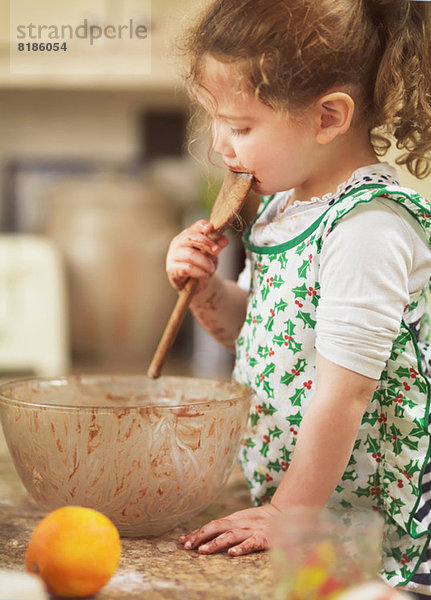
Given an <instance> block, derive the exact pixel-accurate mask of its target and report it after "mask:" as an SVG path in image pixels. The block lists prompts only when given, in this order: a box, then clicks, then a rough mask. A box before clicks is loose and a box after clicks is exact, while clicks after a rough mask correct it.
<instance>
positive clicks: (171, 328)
mask: <svg viewBox="0 0 431 600" xmlns="http://www.w3.org/2000/svg"><path fill="white" fill-rule="evenodd" d="M198 283H199V281H198V280H197V279H188V280H187V282H186V284H185V286H184V287H183V289H182V290H181V291H180V292H179V293H178V299H177V302H176V304H175V306H174V309H173V311H172V313H171V316H170V317H169V321H168V322H167V324H166V327H165V330H164V332H163V335H162V337H161V338H160V342H159V345H158V346H157V350H156V351H155V353H154V356H153V359H152V361H151V363H150V366H149V367H148V372H147V375H148V376H149V377H151V378H152V379H157V378H158V377H160V373H161V370H162V367H163V364H164V362H165V359H166V356H167V354H168V352H169V350H170V348H171V346H172V344H173V343H174V341H175V338H176V337H177V334H178V331H179V329H180V327H181V325H182V323H183V321H184V317H185V316H186V313H187V310H188V308H189V305H190V302H191V300H192V298H193V294H194V293H195V291H196V287H197V285H198Z"/></svg>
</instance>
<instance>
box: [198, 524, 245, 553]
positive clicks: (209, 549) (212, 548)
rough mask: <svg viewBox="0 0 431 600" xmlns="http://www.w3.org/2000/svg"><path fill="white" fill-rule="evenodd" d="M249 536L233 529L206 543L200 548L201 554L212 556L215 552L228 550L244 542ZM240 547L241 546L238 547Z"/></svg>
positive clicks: (242, 531)
mask: <svg viewBox="0 0 431 600" xmlns="http://www.w3.org/2000/svg"><path fill="white" fill-rule="evenodd" d="M248 535H249V534H248V533H247V532H246V531H244V530H241V529H231V530H229V531H225V532H224V533H222V534H220V535H219V536H217V537H216V538H214V539H212V540H211V541H209V542H205V543H204V544H201V545H200V546H199V547H198V551H199V553H200V554H212V553H213V552H220V551H221V550H226V549H227V548H230V547H231V546H235V545H236V544H240V543H241V542H244V540H245V539H246V538H247V536H248ZM236 547H239V546H236Z"/></svg>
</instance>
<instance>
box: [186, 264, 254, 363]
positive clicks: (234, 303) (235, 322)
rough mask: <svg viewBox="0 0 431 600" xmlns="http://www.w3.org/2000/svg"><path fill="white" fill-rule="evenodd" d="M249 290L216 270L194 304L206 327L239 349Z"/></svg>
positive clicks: (221, 340)
mask: <svg viewBox="0 0 431 600" xmlns="http://www.w3.org/2000/svg"><path fill="white" fill-rule="evenodd" d="M246 304H247V292H245V291H244V290H242V289H241V288H240V287H239V286H238V285H237V283H236V282H235V281H230V280H227V279H222V278H221V277H220V276H219V275H217V273H216V274H214V275H213V277H211V279H210V280H209V282H208V285H207V287H206V288H205V289H204V290H203V291H202V292H201V293H200V294H197V295H196V296H195V297H194V298H193V300H192V302H191V304H190V308H191V310H192V313H193V315H194V316H195V318H196V319H197V320H198V321H199V323H200V324H201V325H202V327H203V328H204V329H205V330H206V331H207V332H208V333H209V334H211V335H212V337H213V338H215V339H216V340H217V341H218V342H219V343H220V344H222V345H223V346H225V347H226V348H228V350H232V352H234V350H235V343H234V342H235V339H236V337H237V336H238V334H239V331H240V329H241V327H242V324H243V323H244V319H245V317H246Z"/></svg>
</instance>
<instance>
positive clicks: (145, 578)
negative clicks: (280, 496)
mask: <svg viewBox="0 0 431 600" xmlns="http://www.w3.org/2000/svg"><path fill="white" fill-rule="evenodd" d="M249 506H250V499H249V493H248V488H247V485H246V483H245V480H244V479H243V477H242V474H241V472H240V471H239V469H238V470H234V472H233V474H232V475H231V477H230V480H229V482H228V484H227V485H226V487H225V488H224V490H223V491H222V492H221V494H220V495H219V497H218V498H217V499H216V500H215V502H213V504H212V505H211V506H209V507H208V508H207V509H206V510H205V511H204V512H203V513H201V514H200V515H199V516H197V517H195V518H194V519H192V520H191V521H190V522H189V523H188V524H187V525H184V526H183V527H177V528H175V529H174V530H173V531H171V532H168V533H166V534H164V535H162V536H160V537H157V538H140V539H133V538H123V539H122V555H121V559H120V565H119V568H118V570H117V572H116V574H115V575H114V576H113V578H112V579H111V580H110V581H109V583H108V584H107V585H106V586H105V587H104V588H103V589H102V590H101V591H100V592H99V593H98V594H97V600H116V599H118V600H120V599H126V598H127V599H133V598H140V599H142V600H147V599H148V600H158V599H163V600H179V599H181V600H184V599H187V600H198V599H199V600H200V599H209V600H211V599H218V600H271V599H272V598H273V592H272V589H273V585H272V567H271V560H270V556H269V553H267V552H261V553H257V554H251V555H248V556H242V557H229V556H228V555H227V554H215V555H208V556H201V555H199V554H198V553H197V552H195V551H185V550H184V549H183V547H182V546H181V545H180V544H179V543H178V542H177V538H178V536H179V535H180V534H181V533H183V532H184V531H187V530H189V529H194V528H196V527H199V526H201V525H203V524H204V523H205V522H207V521H208V520H210V519H214V518H217V517H219V516H223V515H227V514H230V513H231V512H233V511H236V510H240V509H242V508H247V507H249ZM44 514H45V512H44V511H42V510H41V509H39V508H37V506H36V504H35V503H34V502H33V500H32V499H31V498H30V497H29V495H28V494H27V493H26V491H25V489H24V487H23V485H22V484H21V482H20V480H19V478H18V475H17V474H16V473H15V470H14V467H13V464H12V461H11V459H10V458H9V456H8V454H7V453H5V452H3V453H0V568H10V569H13V570H17V571H23V570H24V556H25V550H26V547H27V543H28V540H29V538H30V535H31V532H32V531H33V529H34V527H35V526H36V524H37V522H38V521H39V520H40V519H41V518H42V517H43V516H44ZM29 600H30V599H29Z"/></svg>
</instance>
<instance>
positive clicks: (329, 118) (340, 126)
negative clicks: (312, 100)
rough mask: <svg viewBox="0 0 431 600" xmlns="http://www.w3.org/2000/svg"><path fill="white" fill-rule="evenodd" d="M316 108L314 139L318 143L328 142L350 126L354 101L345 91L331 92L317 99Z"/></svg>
mask: <svg viewBox="0 0 431 600" xmlns="http://www.w3.org/2000/svg"><path fill="white" fill-rule="evenodd" d="M316 108H317V134H316V140H317V142H318V143H319V144H329V142H332V140H333V139H335V138H336V137H337V136H338V135H342V134H343V133H346V131H348V129H349V128H350V125H351V123H352V119H353V113H354V112H355V102H354V100H353V98H352V97H351V96H350V95H349V94H346V93H345V92H331V93H330V94H326V95H325V96H322V97H321V98H320V99H319V100H318V102H317V106H316Z"/></svg>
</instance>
